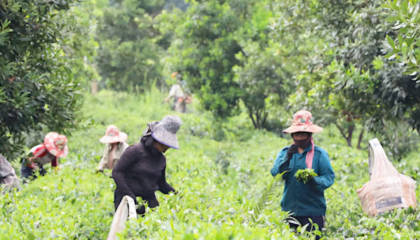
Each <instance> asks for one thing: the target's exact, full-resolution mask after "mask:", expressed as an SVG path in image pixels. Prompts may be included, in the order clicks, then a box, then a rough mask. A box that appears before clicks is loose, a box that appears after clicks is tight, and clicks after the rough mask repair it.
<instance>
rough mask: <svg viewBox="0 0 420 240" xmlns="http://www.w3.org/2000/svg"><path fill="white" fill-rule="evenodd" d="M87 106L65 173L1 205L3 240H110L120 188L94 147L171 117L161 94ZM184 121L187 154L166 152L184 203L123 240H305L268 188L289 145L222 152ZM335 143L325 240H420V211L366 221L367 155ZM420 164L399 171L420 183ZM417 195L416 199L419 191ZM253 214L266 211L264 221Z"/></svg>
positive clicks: (324, 139)
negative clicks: (112, 129)
mask: <svg viewBox="0 0 420 240" xmlns="http://www.w3.org/2000/svg"><path fill="white" fill-rule="evenodd" d="M85 98H86V99H85V102H84V106H83V114H84V116H85V117H86V119H89V118H90V120H89V121H88V122H90V125H89V127H88V128H86V129H80V130H77V131H75V132H74V133H73V134H72V136H71V137H70V138H69V148H70V154H69V156H68V157H67V158H66V159H65V160H63V161H62V162H61V164H60V170H59V171H58V172H57V173H55V172H49V173H48V174H47V175H46V176H45V177H41V178H40V179H38V180H36V181H33V182H31V183H29V184H28V185H24V186H23V190H22V191H21V192H19V193H13V194H9V195H6V196H4V197H3V198H1V199H0V207H1V209H2V217H3V218H2V221H1V222H2V224H0V238H1V239H8V238H13V239H27V238H28V237H32V236H34V237H35V239H36V238H56V239H67V238H78V239H105V238H106V235H107V234H108V231H109V227H110V224H111V222H112V217H113V213H114V206H113V190H114V189H115V183H114V182H113V180H112V179H111V178H109V177H107V176H105V175H102V174H95V173H94V170H95V167H96V166H97V164H98V162H99V157H100V154H102V151H103V148H104V145H103V144H101V143H99V141H98V139H99V138H100V137H102V136H103V134H104V133H105V129H106V127H107V126H108V125H109V124H115V125H117V126H118V127H119V128H120V129H121V130H122V131H124V132H126V133H128V142H129V143H130V144H133V143H136V142H138V141H139V137H140V135H141V134H142V131H143V130H144V128H145V127H146V123H147V122H149V121H153V120H159V119H161V118H162V117H163V116H164V115H166V114H174V113H173V112H171V111H170V110H169V108H165V107H164V106H163V105H161V103H160V101H158V100H160V99H162V98H163V95H161V94H160V93H159V91H158V90H157V89H152V90H151V91H150V92H147V93H146V94H144V95H142V96H140V97H139V96H133V95H129V94H126V93H116V92H109V91H101V92H100V93H99V94H98V95H97V97H91V96H87V95H86V96H85ZM197 106H199V105H197ZM180 117H181V118H182V120H183V122H184V124H183V125H182V127H181V129H180V131H179V133H178V134H177V135H178V137H179V140H180V147H181V148H180V150H178V151H175V150H169V151H168V152H167V153H166V156H167V181H168V182H169V183H170V184H172V185H173V186H174V187H175V188H176V189H177V190H178V191H180V193H181V194H180V195H163V194H160V193H157V197H158V199H159V201H160V206H159V207H158V208H157V209H155V210H153V211H151V210H150V209H148V213H147V215H146V216H145V217H143V218H139V219H138V220H137V221H129V223H127V229H126V231H125V232H123V233H121V237H122V238H125V239H139V238H147V239H165V238H171V239H193V238H196V239H216V238H220V239H228V238H232V239H266V238H269V239H271V238H274V239H281V238H286V239H307V236H305V235H301V236H299V235H295V234H294V233H291V232H290V229H289V227H288V224H287V222H286V221H285V219H286V218H287V217H288V213H286V212H282V211H281V208H280V200H281V193H282V190H283V185H282V184H281V181H276V182H275V183H274V184H272V183H273V182H274V179H273V178H272V176H271V175H270V169H271V167H272V165H273V162H274V157H275V156H276V154H277V152H278V151H279V150H280V149H281V147H282V146H287V145H289V143H288V141H286V140H285V139H281V138H279V137H277V136H274V135H273V134H270V133H264V132H262V131H255V130H252V129H246V130H244V131H246V132H248V131H250V132H251V133H252V134H251V135H250V136H249V137H248V138H247V140H246V141H242V142H238V141H237V140H235V139H233V138H232V139H227V140H226V141H222V142H217V141H214V140H213V139H212V136H211V135H212V134H210V133H209V134H208V135H197V136H193V135H191V134H190V132H191V129H192V128H195V129H198V128H200V129H202V131H206V130H207V129H211V126H212V122H213V119H212V116H211V115H210V114H208V113H206V112H201V111H194V112H193V114H182V116H180ZM248 123H249V121H248V119H247V116H246V114H245V115H242V116H240V118H236V119H234V121H233V123H232V125H234V124H235V125H242V124H248ZM199 126H200V127H199ZM338 134H339V133H338V132H337V131H336V129H335V128H327V129H326V130H325V131H324V133H321V134H316V135H314V141H315V143H316V144H317V145H319V146H321V147H322V148H324V149H326V150H327V151H328V153H329V156H330V158H331V164H332V167H333V169H334V171H335V174H336V182H335V184H334V185H333V186H331V187H330V188H329V189H327V190H326V191H325V197H326V200H327V209H328V210H327V215H326V217H327V225H326V232H325V234H324V237H325V238H326V239H341V238H355V239H357V238H365V239H379V238H381V239H387V238H398V237H400V238H401V239H416V238H419V237H420V235H419V228H420V227H419V224H418V223H419V222H420V213H419V212H418V211H417V210H410V209H407V210H396V211H395V212H393V213H390V214H387V215H384V216H378V217H374V218H368V217H367V216H366V215H365V214H364V213H363V212H362V209H361V206H360V200H359V199H358V197H357V193H356V189H358V188H360V187H362V186H363V184H364V183H366V182H367V181H369V174H368V163H367V157H368V154H367V151H360V150H357V149H352V148H349V147H347V146H346V142H345V141H344V139H343V138H342V137H340V136H339V135H338ZM332 143H333V144H332ZM256 146H257V147H256ZM223 152H225V153H226V154H222V153H223ZM218 155H223V158H224V159H228V160H229V162H230V164H229V166H227V167H226V170H227V174H225V173H224V172H223V169H221V168H220V166H219V163H217V162H216V161H214V159H217V158H218ZM418 157H419V156H418V153H417V152H412V153H411V154H410V155H409V156H407V157H406V158H404V159H402V161H401V162H400V163H396V164H395V167H396V168H397V169H398V170H399V172H400V173H402V174H405V175H407V176H410V177H413V178H415V179H419V177H420V173H419V170H418V161H417V159H418ZM14 166H15V167H18V166H19V164H17V163H14ZM17 170H18V169H17ZM17 173H19V171H17ZM106 174H109V172H108V171H107V172H106ZM269 186H271V188H270V189H269V188H267V187H269ZM268 190H269V191H268ZM416 192H417V195H418V194H419V193H418V189H417V190H416ZM267 193H268V194H267ZM181 196H182V198H181ZM139 200H140V199H139ZM261 203H263V204H262V205H261ZM256 206H262V207H261V208H260V210H259V212H256ZM252 210H254V212H252ZM22 229H23V230H22Z"/></svg>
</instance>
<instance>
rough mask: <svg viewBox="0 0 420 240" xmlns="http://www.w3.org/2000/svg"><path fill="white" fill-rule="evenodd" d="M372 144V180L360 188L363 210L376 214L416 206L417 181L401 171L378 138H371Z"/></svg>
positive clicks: (370, 160) (370, 164)
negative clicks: (389, 157) (394, 164)
mask: <svg viewBox="0 0 420 240" xmlns="http://www.w3.org/2000/svg"><path fill="white" fill-rule="evenodd" d="M369 145H370V148H369V150H370V155H369V174H370V181H369V182H368V183H366V184H365V185H364V186H363V187H362V188H361V189H358V190H357V195H358V196H359V198H360V201H361V203H362V208H363V211H364V212H366V213H367V214H368V215H369V216H376V215H378V214H383V213H386V212H388V211H389V210H392V209H396V208H407V207H409V206H412V207H413V208H414V207H415V206H416V204H417V201H416V191H415V190H416V186H415V184H416V182H415V181H414V180H413V179H412V178H410V177H407V176H405V175H402V174H400V173H399V172H398V171H397V169H396V168H395V167H394V166H393V165H392V163H391V162H390V161H389V160H388V158H387V156H386V154H385V151H384V149H383V148H382V146H381V144H380V143H379V141H378V139H377V138H375V139H373V140H370V141H369Z"/></svg>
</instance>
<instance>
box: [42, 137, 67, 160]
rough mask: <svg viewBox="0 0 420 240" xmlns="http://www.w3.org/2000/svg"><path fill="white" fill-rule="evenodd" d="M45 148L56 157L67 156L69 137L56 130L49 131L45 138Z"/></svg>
mask: <svg viewBox="0 0 420 240" xmlns="http://www.w3.org/2000/svg"><path fill="white" fill-rule="evenodd" d="M44 145H45V148H46V149H47V150H48V152H50V153H51V154H52V155H54V156H56V157H65V156H67V154H68V153H69V148H68V147H67V137H66V136H64V135H59V134H58V133H56V132H50V133H48V134H47V135H46V136H45V138H44Z"/></svg>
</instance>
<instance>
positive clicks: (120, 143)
mask: <svg viewBox="0 0 420 240" xmlns="http://www.w3.org/2000/svg"><path fill="white" fill-rule="evenodd" d="M99 141H100V142H101V143H105V144H106V145H105V149H104V153H103V155H102V158H101V161H100V162H99V165H98V168H97V170H96V171H98V172H103V171H104V169H105V168H107V169H113V168H114V167H115V165H116V164H117V162H118V160H119V159H120V157H121V155H122V154H123V152H124V151H125V149H127V147H128V144H127V143H126V141H127V134H126V133H123V132H121V131H120V130H119V129H118V127H116V126H115V125H110V126H108V128H107V129H106V132H105V136H103V137H102V138H101V139H99Z"/></svg>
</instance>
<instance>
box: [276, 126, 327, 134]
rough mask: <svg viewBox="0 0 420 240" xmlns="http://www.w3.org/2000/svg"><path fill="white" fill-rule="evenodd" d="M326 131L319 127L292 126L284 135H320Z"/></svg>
mask: <svg viewBox="0 0 420 240" xmlns="http://www.w3.org/2000/svg"><path fill="white" fill-rule="evenodd" d="M323 130H324V129H323V128H322V127H320V126H317V125H314V124H312V125H301V126H291V127H289V128H287V129H285V130H284V131H283V132H284V133H297V132H310V133H320V132H322V131H323Z"/></svg>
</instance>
